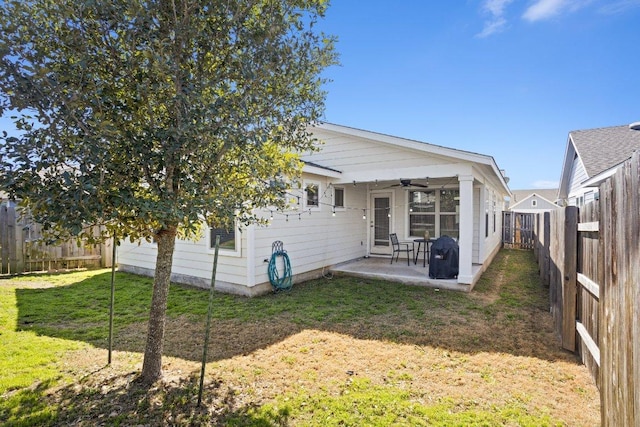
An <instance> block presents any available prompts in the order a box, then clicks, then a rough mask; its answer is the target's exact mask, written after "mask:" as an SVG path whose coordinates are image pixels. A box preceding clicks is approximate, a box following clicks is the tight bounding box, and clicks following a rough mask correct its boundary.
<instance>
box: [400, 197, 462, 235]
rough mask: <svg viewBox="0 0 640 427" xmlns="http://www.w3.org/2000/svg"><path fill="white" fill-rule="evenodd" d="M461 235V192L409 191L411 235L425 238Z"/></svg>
mask: <svg viewBox="0 0 640 427" xmlns="http://www.w3.org/2000/svg"><path fill="white" fill-rule="evenodd" d="M425 231H428V232H429V236H431V237H438V236H449V237H453V238H455V239H458V238H459V234H460V191H459V190H444V189H443V190H437V191H435V190H432V191H409V235H410V236H413V237H424V235H425Z"/></svg>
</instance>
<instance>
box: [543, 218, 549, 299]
mask: <svg viewBox="0 0 640 427" xmlns="http://www.w3.org/2000/svg"><path fill="white" fill-rule="evenodd" d="M542 217H543V218H544V224H543V227H544V230H543V235H544V250H543V251H542V253H543V255H542V272H541V273H542V277H541V278H542V285H543V286H544V287H547V288H548V287H549V280H550V279H549V275H550V274H551V264H550V261H549V260H550V258H551V246H550V242H551V212H545V213H544V214H543V216H542Z"/></svg>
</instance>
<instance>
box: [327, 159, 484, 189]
mask: <svg viewBox="0 0 640 427" xmlns="http://www.w3.org/2000/svg"><path fill="white" fill-rule="evenodd" d="M472 173H473V170H472V167H471V165H470V164H468V163H454V164H449V165H431V166H417V167H411V168H398V169H381V170H363V171H354V172H345V173H343V174H342V175H341V177H340V178H341V179H339V180H338V181H334V184H344V183H353V182H354V181H355V182H374V181H376V180H377V181H390V180H397V179H400V178H403V179H420V178H449V177H452V176H456V175H469V174H472Z"/></svg>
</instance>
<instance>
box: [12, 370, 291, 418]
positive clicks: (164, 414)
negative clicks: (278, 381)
mask: <svg viewBox="0 0 640 427" xmlns="http://www.w3.org/2000/svg"><path fill="white" fill-rule="evenodd" d="M198 385H199V380H198V378H197V377H196V376H195V375H192V376H190V377H188V378H180V379H172V380H170V381H166V380H163V381H159V382H157V383H155V384H154V386H153V387H151V388H149V387H147V386H144V385H142V384H140V383H139V382H138V380H137V373H135V372H131V373H127V374H116V373H114V372H113V371H111V370H110V369H109V368H104V369H101V370H99V371H97V372H93V373H91V375H88V376H86V377H84V378H83V379H81V380H80V381H78V382H77V383H74V384H72V385H69V386H65V387H60V388H57V389H53V391H52V390H51V389H49V387H50V386H51V384H48V383H41V384H38V385H37V386H36V387H32V388H30V389H23V390H20V391H17V392H15V393H14V394H13V395H12V396H11V397H10V398H8V399H7V400H5V401H4V402H3V403H1V404H0V421H2V422H3V425H52V426H67V425H73V426H100V425H158V426H160V425H174V426H201V425H202V426H204V425H206V426H209V425H237V426H256V427H271V426H274V427H275V426H286V425H287V424H288V414H287V412H286V411H284V410H281V411H276V410H270V409H264V408H263V409H259V407H258V405H254V404H251V403H245V399H244V396H242V395H239V394H237V393H236V392H235V391H234V390H233V389H230V388H228V387H225V386H224V385H223V384H222V382H220V381H217V380H214V381H209V382H207V383H205V387H204V389H203V395H202V396H203V399H202V402H201V405H200V406H198V405H197V402H198V390H199V388H198Z"/></svg>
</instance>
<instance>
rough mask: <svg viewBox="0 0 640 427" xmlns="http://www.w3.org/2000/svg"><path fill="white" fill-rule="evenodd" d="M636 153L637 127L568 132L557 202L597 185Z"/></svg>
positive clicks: (638, 146)
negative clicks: (570, 194) (573, 191)
mask: <svg viewBox="0 0 640 427" xmlns="http://www.w3.org/2000/svg"><path fill="white" fill-rule="evenodd" d="M636 150H640V125H639V124H638V123H633V124H631V125H623V126H611V127H603V128H596V129H585V130H574V131H571V132H569V137H568V141H567V148H566V151H565V156H564V162H563V165H562V173H561V175H560V188H559V191H558V198H559V199H566V198H567V197H568V196H569V193H570V192H572V188H573V189H575V188H577V187H580V188H582V187H589V186H595V185H598V184H599V183H600V182H601V181H602V180H603V179H606V178H607V177H608V176H611V175H612V174H613V173H615V170H616V169H617V168H618V166H619V165H620V164H622V163H624V161H625V160H627V159H629V158H630V157H631V155H632V154H633V152H634V151H636ZM576 171H579V173H578V172H576ZM577 177H579V178H580V179H578V180H576V179H577Z"/></svg>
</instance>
